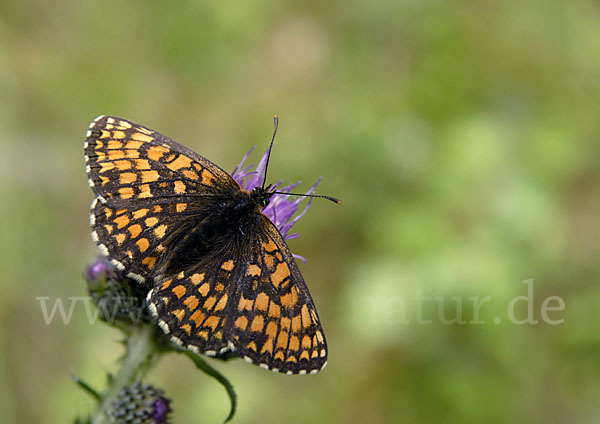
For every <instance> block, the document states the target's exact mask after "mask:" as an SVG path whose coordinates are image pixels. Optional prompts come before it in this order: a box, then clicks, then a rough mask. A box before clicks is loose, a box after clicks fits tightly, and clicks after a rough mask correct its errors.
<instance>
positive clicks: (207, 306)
mask: <svg viewBox="0 0 600 424" xmlns="http://www.w3.org/2000/svg"><path fill="white" fill-rule="evenodd" d="M216 301H217V298H216V297H214V296H211V297H209V298H208V299H206V300H205V301H204V305H202V308H203V309H211V308H212V307H213V305H214V304H215V303H216Z"/></svg>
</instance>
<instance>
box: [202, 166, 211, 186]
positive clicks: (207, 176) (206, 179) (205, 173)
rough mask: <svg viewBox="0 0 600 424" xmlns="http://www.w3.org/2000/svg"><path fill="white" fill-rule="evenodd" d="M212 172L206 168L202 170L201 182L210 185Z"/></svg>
mask: <svg viewBox="0 0 600 424" xmlns="http://www.w3.org/2000/svg"><path fill="white" fill-rule="evenodd" d="M213 179H214V177H213V174H212V173H211V172H210V171H209V170H208V169H203V170H202V184H204V185H207V186H211V185H213Z"/></svg>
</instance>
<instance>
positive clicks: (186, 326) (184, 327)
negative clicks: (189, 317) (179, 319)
mask: <svg viewBox="0 0 600 424" xmlns="http://www.w3.org/2000/svg"><path fill="white" fill-rule="evenodd" d="M181 329H182V330H183V331H185V332H186V333H187V335H188V336H189V335H190V334H191V333H192V326H191V325H189V324H183V325H182V326H181Z"/></svg>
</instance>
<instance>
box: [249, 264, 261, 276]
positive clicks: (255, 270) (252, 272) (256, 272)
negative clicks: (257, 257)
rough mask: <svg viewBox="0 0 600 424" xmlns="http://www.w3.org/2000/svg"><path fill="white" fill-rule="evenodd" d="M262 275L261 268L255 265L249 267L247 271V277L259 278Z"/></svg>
mask: <svg viewBox="0 0 600 424" xmlns="http://www.w3.org/2000/svg"><path fill="white" fill-rule="evenodd" d="M260 274H261V270H260V267H259V266H258V265H255V264H251V265H248V270H247V271H246V275H248V276H252V277H259V276H260Z"/></svg>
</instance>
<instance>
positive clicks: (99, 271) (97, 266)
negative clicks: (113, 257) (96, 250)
mask: <svg viewBox="0 0 600 424" xmlns="http://www.w3.org/2000/svg"><path fill="white" fill-rule="evenodd" d="M86 277H87V280H88V281H96V280H97V279H98V278H108V277H113V278H114V277H115V270H114V268H113V267H112V266H111V265H110V264H109V263H108V262H107V261H106V260H104V259H102V258H100V259H96V260H95V261H94V262H92V264H91V265H88V266H87V268H86Z"/></svg>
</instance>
